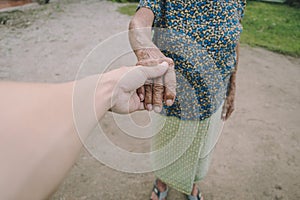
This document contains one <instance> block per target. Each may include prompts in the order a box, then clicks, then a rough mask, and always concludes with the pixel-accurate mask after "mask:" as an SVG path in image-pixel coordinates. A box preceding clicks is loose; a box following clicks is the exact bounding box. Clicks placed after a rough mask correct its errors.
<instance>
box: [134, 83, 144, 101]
mask: <svg viewBox="0 0 300 200" xmlns="http://www.w3.org/2000/svg"><path fill="white" fill-rule="evenodd" d="M136 92H137V94H138V96H139V98H140V101H144V99H145V88H144V86H141V87H139V88H138V89H137V91H136Z"/></svg>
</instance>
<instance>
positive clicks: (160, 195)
mask: <svg viewBox="0 0 300 200" xmlns="http://www.w3.org/2000/svg"><path fill="white" fill-rule="evenodd" d="M168 191H169V189H168V186H167V188H166V190H165V191H163V192H160V191H159V190H158V187H157V179H156V180H155V182H154V184H153V189H152V192H154V193H155V194H156V196H157V197H158V200H163V199H165V198H166V197H167V196H168ZM150 200H152V199H150Z"/></svg>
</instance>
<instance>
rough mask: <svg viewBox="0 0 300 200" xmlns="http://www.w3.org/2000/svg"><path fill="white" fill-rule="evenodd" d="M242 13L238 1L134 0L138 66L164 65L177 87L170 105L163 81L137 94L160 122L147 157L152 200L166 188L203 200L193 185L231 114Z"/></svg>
mask: <svg viewBox="0 0 300 200" xmlns="http://www.w3.org/2000/svg"><path fill="white" fill-rule="evenodd" d="M244 8H245V1H244V0H236V1H215V0H214V1H204V0H191V1H184V0H177V1H175V0H140V3H139V6H138V9H137V12H136V14H135V15H134V17H133V19H132V20H131V22H130V25H129V29H130V33H129V39H130V42H131V46H132V48H133V50H134V52H135V54H136V56H137V59H138V64H143V65H148V66H151V65H155V64H157V63H160V62H162V61H167V62H168V63H169V65H170V66H171V65H175V73H176V79H177V86H176V93H177V94H176V98H175V91H174V80H171V79H170V78H169V77H168V76H167V75H166V76H165V77H164V79H154V80H152V81H151V80H149V82H148V84H146V85H144V86H143V87H141V88H139V89H138V92H139V94H140V98H141V100H143V101H144V103H145V107H146V108H147V109H148V110H152V109H153V110H154V111H156V112H160V113H161V120H163V121H164V122H165V123H164V126H163V128H162V129H161V130H160V131H159V133H158V134H156V135H155V136H154V138H153V143H152V150H153V151H154V152H159V153H154V154H153V156H152V158H153V167H154V170H155V174H156V176H157V180H156V181H155V182H154V188H153V192H152V194H151V199H153V200H162V199H165V198H166V197H167V192H168V186H171V187H172V188H174V189H176V190H178V191H180V192H182V193H185V194H186V195H187V198H188V199H189V200H200V199H202V200H203V197H202V196H201V192H200V189H199V188H197V186H196V184H195V183H196V182H199V181H200V180H202V179H203V178H204V176H205V175H206V173H207V171H208V166H209V162H210V159H211V153H212V150H213V147H214V145H215V143H216V141H217V138H218V135H219V133H220V132H221V130H222V125H223V121H224V120H226V119H228V117H229V116H230V115H231V113H232V112H233V109H234V97H235V79H236V71H237V64H238V40H239V36H240V33H241V31H242V26H241V24H240V21H241V19H242V17H243V13H244ZM152 31H153V32H154V34H153V32H152ZM163 82H165V87H162V86H161V84H163ZM162 100H164V102H165V104H164V105H162ZM172 103H174V104H173V105H172ZM170 144H171V145H170Z"/></svg>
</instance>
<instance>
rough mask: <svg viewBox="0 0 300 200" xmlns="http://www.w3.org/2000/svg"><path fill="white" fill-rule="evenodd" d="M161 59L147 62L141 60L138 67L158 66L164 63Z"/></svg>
mask: <svg viewBox="0 0 300 200" xmlns="http://www.w3.org/2000/svg"><path fill="white" fill-rule="evenodd" d="M162 62H163V61H160V60H159V59H147V60H140V61H138V62H137V65H142V66H157V65H158V64H159V63H162Z"/></svg>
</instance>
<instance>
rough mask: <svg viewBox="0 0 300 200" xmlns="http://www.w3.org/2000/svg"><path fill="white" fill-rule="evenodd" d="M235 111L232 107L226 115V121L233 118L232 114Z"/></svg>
mask: <svg viewBox="0 0 300 200" xmlns="http://www.w3.org/2000/svg"><path fill="white" fill-rule="evenodd" d="M233 111H234V107H233V106H232V105H231V106H230V107H229V109H228V111H227V113H226V118H225V120H227V119H229V117H230V116H231V114H232V113H233Z"/></svg>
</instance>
